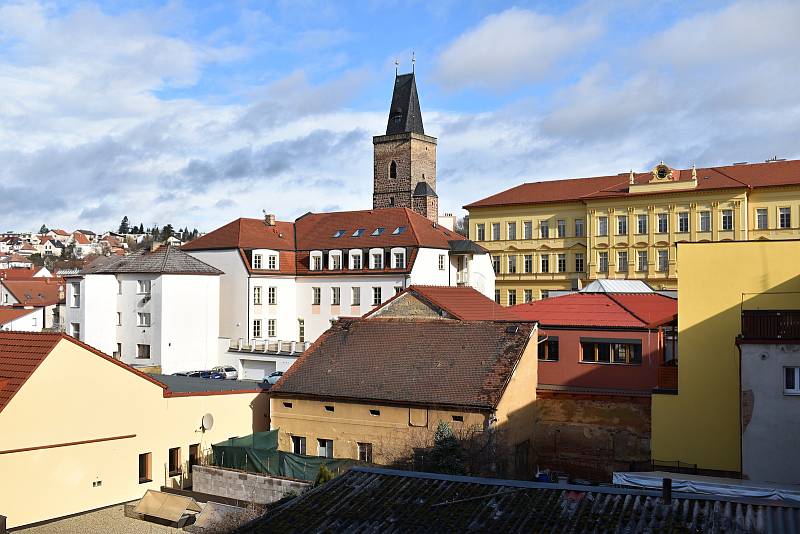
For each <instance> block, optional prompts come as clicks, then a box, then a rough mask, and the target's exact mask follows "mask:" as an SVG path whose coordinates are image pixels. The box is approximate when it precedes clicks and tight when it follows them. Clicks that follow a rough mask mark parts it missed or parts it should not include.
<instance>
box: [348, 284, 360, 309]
mask: <svg viewBox="0 0 800 534" xmlns="http://www.w3.org/2000/svg"><path fill="white" fill-rule="evenodd" d="M350 293H351V299H350V304H351V305H352V306H361V288H360V287H353V288H351V289H350Z"/></svg>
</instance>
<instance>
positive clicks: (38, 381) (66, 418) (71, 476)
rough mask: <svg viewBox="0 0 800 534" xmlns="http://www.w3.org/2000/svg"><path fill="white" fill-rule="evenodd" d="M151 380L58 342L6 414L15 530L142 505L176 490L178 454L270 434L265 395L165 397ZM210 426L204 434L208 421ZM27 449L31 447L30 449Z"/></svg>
mask: <svg viewBox="0 0 800 534" xmlns="http://www.w3.org/2000/svg"><path fill="white" fill-rule="evenodd" d="M163 391H164V390H163V389H162V388H161V387H160V386H158V385H157V384H154V383H152V382H150V381H148V380H147V379H145V378H143V377H141V376H138V375H136V374H134V373H132V372H129V371H127V370H125V369H123V368H121V367H120V366H118V365H115V364H114V363H112V362H109V361H107V360H105V359H103V358H101V357H99V356H98V355H96V354H94V353H92V352H90V351H88V350H86V349H85V348H83V347H81V346H79V345H76V344H75V343H73V342H71V341H69V340H66V339H62V340H61V341H59V342H58V344H57V345H56V346H55V348H54V349H53V351H52V352H51V353H50V355H49V356H48V357H47V358H46V359H45V360H44V362H43V363H42V364H41V365H40V367H39V368H38V369H37V370H36V371H35V372H34V373H33V375H32V376H31V377H30V379H29V380H28V381H27V382H26V383H25V384H24V385H23V386H22V388H21V389H20V390H19V391H18V392H17V394H16V395H15V396H14V397H13V398H12V399H11V401H10V403H9V404H8V405H7V406H6V407H5V408H4V409H3V411H2V412H0V514H2V515H6V516H7V517H8V527H9V528H11V527H17V526H20V525H26V524H29V523H33V522H39V521H44V520H48V519H53V518H57V517H61V516H64V515H69V514H75V513H80V512H84V511H87V510H92V509H95V508H100V507H104V506H109V505H112V504H117V503H121V502H127V501H130V500H134V499H138V498H140V497H141V496H142V495H144V493H145V491H146V490H148V489H152V490H158V489H159V488H160V487H161V486H164V485H166V486H171V487H174V486H178V485H180V483H181V475H178V476H169V473H167V466H168V463H167V462H168V459H167V458H168V454H169V452H168V451H169V449H171V448H176V447H180V463H181V471H182V473H183V474H184V476H188V469H187V464H188V459H189V446H190V445H195V444H197V445H199V448H200V451H201V454H206V453H208V452H209V451H210V447H211V444H212V443H218V442H220V441H224V440H225V439H228V438H230V437H233V436H243V435H247V434H250V433H252V432H253V431H254V430H265V429H266V426H267V424H268V421H267V416H268V412H267V407H268V406H267V400H266V398H265V395H264V394H263V393H262V394H259V393H234V394H223V395H202V396H183V397H167V398H165V397H164V394H163ZM207 413H210V414H212V416H213V417H214V425H213V427H212V428H211V429H210V430H207V431H205V432H203V431H201V430H200V426H201V425H200V423H201V419H202V417H203V415H205V414H207ZM26 449H28V450H26ZM148 452H149V453H151V477H150V478H151V481H149V482H144V483H140V482H139V477H138V475H139V455H140V454H142V453H148Z"/></svg>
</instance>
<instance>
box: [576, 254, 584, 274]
mask: <svg viewBox="0 0 800 534" xmlns="http://www.w3.org/2000/svg"><path fill="white" fill-rule="evenodd" d="M579 261H580V268H578V267H579V264H578V262H579ZM575 272H576V273H583V272H586V258H585V257H584V255H583V252H576V253H575Z"/></svg>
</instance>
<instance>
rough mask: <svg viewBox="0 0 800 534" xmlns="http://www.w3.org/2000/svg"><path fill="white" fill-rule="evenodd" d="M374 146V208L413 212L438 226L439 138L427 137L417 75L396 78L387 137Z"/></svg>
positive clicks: (375, 140)
mask: <svg viewBox="0 0 800 534" xmlns="http://www.w3.org/2000/svg"><path fill="white" fill-rule="evenodd" d="M372 144H373V145H374V151H375V168H374V174H373V176H374V178H373V180H374V188H373V193H372V207H373V208H391V207H405V208H411V209H413V210H414V211H416V212H417V213H419V214H421V215H423V216H425V217H427V218H428V219H430V220H432V221H433V222H437V220H438V212H439V198H438V197H437V195H436V138H435V137H431V136H429V135H425V129H424V128H423V126H422V111H421V109H420V106H419V96H417V83H416V81H415V79H414V74H413V73H411V74H400V75H397V76H395V79H394V92H393V94H392V106H391V108H390V109H389V121H388V123H387V124H386V135H376V136H375V137H373V138H372Z"/></svg>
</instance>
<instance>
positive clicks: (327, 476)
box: [314, 464, 333, 487]
mask: <svg viewBox="0 0 800 534" xmlns="http://www.w3.org/2000/svg"><path fill="white" fill-rule="evenodd" d="M329 480H333V471H331V470H330V469H328V468H327V467H325V464H320V466H319V473H317V478H316V479H314V487H317V486H321V485H322V484H325V483H326V482H327V481H329Z"/></svg>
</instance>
